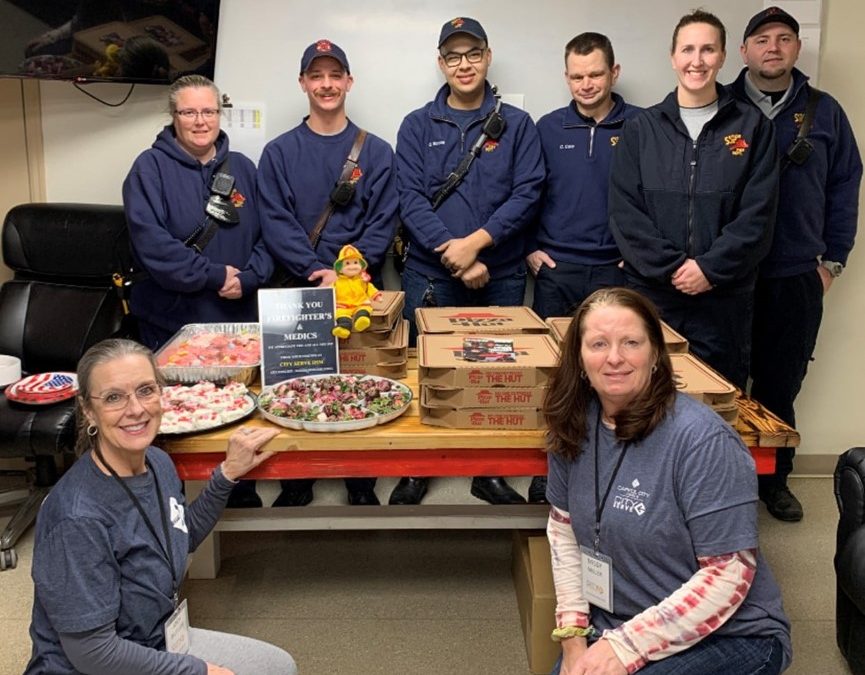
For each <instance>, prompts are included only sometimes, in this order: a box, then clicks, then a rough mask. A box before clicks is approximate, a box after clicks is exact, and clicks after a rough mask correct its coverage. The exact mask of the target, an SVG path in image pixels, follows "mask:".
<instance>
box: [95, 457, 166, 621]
mask: <svg viewBox="0 0 865 675" xmlns="http://www.w3.org/2000/svg"><path fill="white" fill-rule="evenodd" d="M94 451H95V452H96V456H97V457H98V458H99V461H100V462H102V464H103V465H104V466H105V468H106V469H108V472H109V473H110V474H111V475H112V476H113V477H114V479H115V480H116V481H117V482H118V484H119V485H120V487H122V488H123V490H124V491H125V492H126V495H127V496H128V497H129V500H130V501H131V502H132V505H133V506H134V507H135V508H136V509H138V513H140V514H141V519H142V520H143V521H144V524H145V525H146V526H147V529H148V530H150V534H152V535H153V538H154V539H155V540H156V543H157V544H159V548H160V550H161V551H162V554H163V555H164V556H165V558H164V560H165V562H167V563H168V567H169V568H170V569H171V599H172V602H174V607H175V608H176V607H177V604H178V593H177V592H178V586H179V584H178V583H177V572H176V571H175V569H174V550H173V546H172V545H171V530H170V529H169V527H168V515H167V514H166V512H165V504H164V503H163V501H162V489H161V488H160V487H159V479H158V478H157V477H156V471H154V470H153V465H152V464H151V463H150V460H149V459H147V458H146V457H145V458H144V464H145V466H147V468H148V470H149V471H150V473H151V475H152V476H153V485H154V486H155V487H156V501H157V503H158V505H159V515H160V517H161V520H162V533H163V534H164V535H165V543H164V544H163V543H162V540H161V539H160V538H159V535H158V534H156V528H155V527H154V526H153V521H152V520H150V517H149V516H148V515H147V512H146V511H145V510H144V507H143V506H142V505H141V502H140V501H139V500H138V497H136V496H135V493H133V492H132V490H130V489H129V486H128V485H127V484H126V482H125V481H124V480H123V479H122V478H121V477H120V476H118V475H117V472H116V471H115V470H114V467H113V466H111V465H110V464H109V463H108V462H106V461H105V458H104V457H103V456H102V451H101V450H99V448H98V447H96V448H94Z"/></svg>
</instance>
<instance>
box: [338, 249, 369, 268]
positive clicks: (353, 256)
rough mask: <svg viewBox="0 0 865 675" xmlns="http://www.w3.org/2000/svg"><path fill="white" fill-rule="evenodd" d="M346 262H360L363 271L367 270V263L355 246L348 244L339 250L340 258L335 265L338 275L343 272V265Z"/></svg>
mask: <svg viewBox="0 0 865 675" xmlns="http://www.w3.org/2000/svg"><path fill="white" fill-rule="evenodd" d="M346 260H360V267H361V269H364V270H365V269H366V267H367V262H366V260H365V259H364V257H363V254H361V252H360V251H358V250H357V249H356V248H355V247H354V246H352V245H351V244H346V245H345V246H343V247H342V248H341V249H339V257H338V258H337V259H336V262H334V263H333V269H334V270H335V271H336V273H337V274H339V273H340V272H342V263H343V262H344V261H346Z"/></svg>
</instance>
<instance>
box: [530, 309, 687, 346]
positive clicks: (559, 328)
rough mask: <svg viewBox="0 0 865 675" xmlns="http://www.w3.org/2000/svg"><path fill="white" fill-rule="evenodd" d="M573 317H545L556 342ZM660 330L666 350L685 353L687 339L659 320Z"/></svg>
mask: <svg viewBox="0 0 865 675" xmlns="http://www.w3.org/2000/svg"><path fill="white" fill-rule="evenodd" d="M572 320H573V319H572V318H571V317H569V316H553V317H550V318H549V319H547V325H548V326H549V327H550V334H551V335H552V336H553V337H554V338H556V341H557V342H561V341H562V340H563V339H564V337H565V333H567V332H568V328H569V327H570V325H571V321H572ZM661 330H662V331H663V332H664V342H665V343H666V344H667V351H668V352H670V354H687V353H688V340H687V339H685V338H684V337H683V336H682V335H680V334H679V333H677V332H676V331H674V330H673V329H672V328H670V327H669V326H668V325H667V324H666V323H664V322H663V321H661Z"/></svg>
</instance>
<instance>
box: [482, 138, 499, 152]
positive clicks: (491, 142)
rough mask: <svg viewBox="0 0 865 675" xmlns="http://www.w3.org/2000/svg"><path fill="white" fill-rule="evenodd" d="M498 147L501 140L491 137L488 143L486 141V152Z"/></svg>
mask: <svg viewBox="0 0 865 675" xmlns="http://www.w3.org/2000/svg"><path fill="white" fill-rule="evenodd" d="M497 147H499V142H498V141H494V140H492V139H490V140H488V141H487V142H486V143H484V152H492V151H493V150H495V149H496V148H497Z"/></svg>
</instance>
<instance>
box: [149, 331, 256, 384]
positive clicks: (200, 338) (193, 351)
mask: <svg viewBox="0 0 865 675" xmlns="http://www.w3.org/2000/svg"><path fill="white" fill-rule="evenodd" d="M209 336H214V339H213V340H208V337H209ZM216 336H226V338H227V340H226V341H225V345H224V346H223V345H222V340H219V339H217V338H216ZM237 338H240V339H241V342H242V343H244V344H242V345H238V344H237V342H236V339H237ZM249 338H253V339H249ZM232 345H234V346H232ZM180 352H184V353H180ZM235 359H237V360H235ZM156 364H157V366H159V371H160V372H161V373H162V375H163V377H165V379H166V380H167V381H168V382H170V383H177V384H194V383H195V382H200V381H202V380H204V381H207V382H214V383H216V384H225V383H227V382H241V383H243V384H251V383H252V382H253V381H254V380H255V377H256V375H257V373H258V368H259V366H260V365H261V327H260V326H259V324H257V323H190V324H186V325H185V326H184V327H183V328H181V329H180V330H179V331H177V333H175V334H174V335H173V336H172V338H171V339H170V340H169V341H168V342H166V343H165V344H164V345H163V346H162V347H161V348H160V349H159V351H158V352H156Z"/></svg>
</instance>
